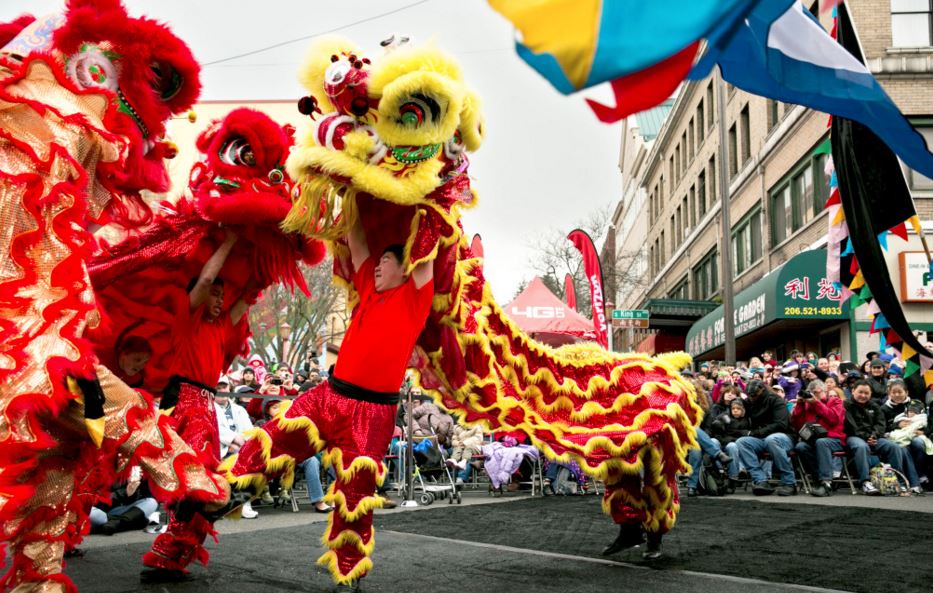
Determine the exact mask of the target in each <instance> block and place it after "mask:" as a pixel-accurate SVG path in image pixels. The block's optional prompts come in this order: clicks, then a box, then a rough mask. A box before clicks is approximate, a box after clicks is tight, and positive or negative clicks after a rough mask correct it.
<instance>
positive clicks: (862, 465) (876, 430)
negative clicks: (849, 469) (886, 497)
mask: <svg viewBox="0 0 933 593" xmlns="http://www.w3.org/2000/svg"><path fill="white" fill-rule="evenodd" d="M845 409H846V419H845V431H846V446H847V447H848V448H849V453H850V454H851V455H852V460H853V461H854V462H855V470H856V473H857V474H858V476H857V479H858V481H859V483H860V484H861V485H862V492H863V493H864V494H867V495H869V496H878V495H880V494H881V492H880V491H879V490H878V489H877V488H875V486H874V485H873V484H872V483H871V482H870V481H869V479H868V470H869V465H868V458H869V455H870V454H874V455H875V456H877V457H878V458H879V459H880V460H881V461H882V462H884V463H887V464H889V465H890V466H891V467H892V468H894V470H896V471H898V472H901V473H902V474H903V472H904V469H905V465H906V463H908V462H909V461H910V458H909V457H908V456H907V453H906V452H905V451H904V450H903V449H901V448H900V447H898V446H897V445H895V444H894V443H892V442H891V441H889V440H887V439H886V438H884V433H885V419H884V412H883V411H882V409H881V405H880V404H879V403H878V402H877V400H875V399H872V393H871V385H870V384H869V383H868V381H866V380H865V379H860V380H858V381H856V382H855V384H854V385H853V386H852V399H851V400H849V401H847V402H845ZM909 485H910V487H911V490H912V491H914V492H915V493H919V491H920V487H919V483H916V484H909Z"/></svg>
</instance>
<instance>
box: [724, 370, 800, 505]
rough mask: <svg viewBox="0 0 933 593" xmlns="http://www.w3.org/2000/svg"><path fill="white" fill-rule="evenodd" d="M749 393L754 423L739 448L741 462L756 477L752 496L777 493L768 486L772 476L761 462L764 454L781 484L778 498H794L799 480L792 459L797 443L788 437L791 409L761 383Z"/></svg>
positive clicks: (749, 412) (751, 385)
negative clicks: (790, 455)
mask: <svg viewBox="0 0 933 593" xmlns="http://www.w3.org/2000/svg"><path fill="white" fill-rule="evenodd" d="M785 389H786V388H785ZM746 393H747V394H748V401H747V403H746V410H747V414H746V415H747V416H748V419H749V421H750V422H751V429H749V430H748V431H747V433H746V434H745V435H744V436H742V437H740V438H739V440H738V441H737V442H736V445H737V446H738V453H739V459H740V460H741V462H742V465H743V466H744V467H745V468H747V470H748V473H749V474H750V475H751V477H752V492H753V493H754V494H755V495H756V496H764V495H767V494H772V493H773V492H775V490H774V489H773V488H772V487H771V486H770V485H769V484H768V476H767V474H766V473H765V471H764V467H763V461H762V459H761V458H760V455H761V454H762V453H764V452H768V453H769V454H770V455H771V461H772V462H773V464H774V470H775V471H776V472H777V474H778V476H779V478H780V481H781V484H780V485H779V486H778V488H777V494H778V496H793V495H794V494H797V478H796V477H795V476H794V467H793V466H792V465H791V462H790V457H789V456H788V453H790V451H791V449H793V448H794V440H793V439H792V438H791V436H790V434H788V433H789V431H790V422H789V420H788V413H787V405H786V403H785V402H784V400H783V399H781V398H780V397H778V396H777V395H775V394H774V393H773V392H772V391H771V390H770V389H768V386H767V385H765V384H764V383H762V382H761V381H751V382H750V383H749V384H748V389H747V390H746ZM795 397H796V394H795Z"/></svg>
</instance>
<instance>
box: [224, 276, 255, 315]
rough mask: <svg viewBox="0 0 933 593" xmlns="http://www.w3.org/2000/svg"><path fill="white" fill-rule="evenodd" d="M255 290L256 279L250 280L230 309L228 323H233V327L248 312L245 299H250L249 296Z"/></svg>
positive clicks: (247, 304)
mask: <svg viewBox="0 0 933 593" xmlns="http://www.w3.org/2000/svg"><path fill="white" fill-rule="evenodd" d="M255 290H256V279H255V278H250V280H249V282H247V283H246V288H244V289H243V295H242V296H241V297H240V299H239V300H238V301H237V302H235V303H233V306H232V307H230V321H231V322H233V325H236V324H238V323H239V322H240V320H241V319H243V316H244V315H246V312H247V311H249V302H248V301H247V299H248V298H250V295H251V294H252V293H253V292H254V291H255Z"/></svg>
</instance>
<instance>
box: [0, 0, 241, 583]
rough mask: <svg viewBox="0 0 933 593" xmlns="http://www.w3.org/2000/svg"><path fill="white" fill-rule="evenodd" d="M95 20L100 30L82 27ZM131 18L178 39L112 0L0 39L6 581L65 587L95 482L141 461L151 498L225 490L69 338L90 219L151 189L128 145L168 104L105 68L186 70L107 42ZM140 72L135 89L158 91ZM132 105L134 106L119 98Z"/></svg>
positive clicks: (83, 294)
mask: <svg viewBox="0 0 933 593" xmlns="http://www.w3.org/2000/svg"><path fill="white" fill-rule="evenodd" d="M28 22H29V21H28V19H27V23H28ZM93 26H98V27H100V30H101V31H104V33H100V31H98V32H97V33H100V34H97V33H95V32H94V31H93V30H88V27H93ZM140 30H145V31H148V32H149V33H150V35H149V39H148V41H152V39H154V38H160V39H161V41H162V43H160V44H154V46H155V47H159V48H160V49H159V50H158V51H162V52H171V51H174V52H176V53H177V52H178V51H179V47H182V48H184V50H185V51H187V48H186V47H185V46H184V45H183V44H182V43H181V42H180V40H177V38H175V37H174V36H171V33H170V32H168V30H167V29H165V28H164V27H163V26H162V25H159V24H157V23H154V22H153V21H147V20H145V19H129V18H128V17H127V16H126V13H125V11H123V8H122V6H121V5H120V3H119V2H117V1H116V0H98V1H96V2H95V1H91V0H71V1H70V2H68V12H67V13H66V15H65V16H53V17H47V18H44V19H39V20H36V21H33V22H32V24H30V25H28V26H27V27H26V29H25V30H23V31H22V32H21V33H20V34H19V35H18V36H17V37H15V38H13V39H12V40H9V39H3V40H2V41H0V44H2V43H3V42H4V41H8V43H6V44H5V45H4V47H3V50H2V52H0V545H5V546H6V547H7V549H8V550H9V552H10V555H9V557H8V558H7V561H6V565H7V567H8V569H9V570H8V572H7V573H6V574H5V575H4V576H3V578H2V580H0V589H2V590H4V591H7V590H12V591H14V592H15V593H26V592H43V593H52V592H56V593H61V592H66V591H69V592H71V591H75V587H74V585H73V584H72V583H71V581H70V580H69V579H68V578H67V577H66V576H65V575H63V574H62V556H63V553H64V552H65V551H66V550H67V549H69V548H71V547H73V546H75V545H76V544H77V542H78V541H80V539H81V537H82V536H83V534H85V533H86V532H87V528H88V526H87V511H88V510H89V507H90V505H91V504H92V503H93V502H94V501H95V500H96V499H97V497H98V493H100V492H107V490H108V487H109V485H110V483H111V482H112V481H113V480H114V478H115V477H116V476H117V475H118V474H119V473H120V472H121V471H128V469H129V467H130V466H131V465H139V466H141V467H142V469H143V470H144V472H145V473H146V474H147V476H148V479H149V484H150V487H151V489H152V490H153V492H154V494H155V495H156V496H157V497H158V498H160V499H161V500H163V501H174V500H180V499H189V500H195V501H199V502H202V503H205V504H206V505H217V506H219V505H220V504H223V503H224V502H225V501H226V500H227V498H228V497H229V488H228V487H227V485H226V482H225V481H224V480H223V479H222V478H220V477H219V476H217V475H215V474H213V473H209V472H206V471H205V470H204V468H203V466H202V465H201V464H200V463H199V462H198V461H197V458H196V457H195V455H194V454H193V452H192V451H191V450H190V449H189V448H188V447H187V445H185V444H184V443H183V442H182V441H181V440H180V439H179V438H178V436H177V435H176V434H175V433H174V432H172V430H171V429H170V428H168V427H167V426H166V425H165V424H164V421H160V420H159V419H158V418H159V417H158V415H157V414H156V412H155V409H154V407H153V404H152V401H151V400H150V399H149V397H148V396H147V395H145V394H143V393H140V392H137V391H134V390H133V389H131V388H129V387H127V386H126V385H125V384H124V383H123V382H121V381H120V380H119V379H117V378H116V377H115V376H114V375H113V374H112V373H111V372H110V371H109V370H107V369H106V368H104V367H102V366H100V365H99V364H98V363H97V359H96V357H95V356H94V352H93V350H92V349H91V347H90V346H89V344H88V343H87V342H85V341H84V340H83V339H82V335H83V333H84V331H85V329H86V328H88V327H91V326H93V325H95V324H97V323H99V322H100V319H99V315H98V313H97V311H96V305H95V298H94V293H93V290H92V288H91V284H90V282H89V280H88V272H87V261H88V259H89V258H90V255H91V251H92V249H93V245H94V239H93V236H92V235H91V233H90V232H89V230H88V226H89V224H90V223H91V222H92V221H97V222H100V221H104V220H107V218H108V215H109V214H111V213H112V212H114V208H113V206H114V205H115V204H117V203H120V204H122V205H125V204H127V203H132V202H133V199H132V198H127V197H126V195H124V194H123V192H128V191H131V188H133V187H134V184H135V187H136V188H137V189H141V188H147V187H148V188H153V186H154V185H155V186H156V187H157V186H158V184H153V183H149V182H147V181H145V180H144V181H141V182H139V180H140V179H142V178H144V177H146V175H147V172H148V173H152V172H153V171H156V167H160V168H161V169H162V170H163V171H164V164H163V163H162V157H161V154H162V153H161V152H160V150H161V149H160V150H156V151H152V150H145V151H144V150H142V149H140V148H139V146H138V145H137V144H138V143H139V141H140V139H145V140H146V141H147V142H148V141H149V140H150V139H149V134H161V133H162V131H163V130H164V124H162V123H161V122H163V121H164V119H166V118H167V116H168V115H170V113H171V112H172V111H173V110H176V108H177V107H180V105H178V106H173V105H169V104H165V105H164V107H163V110H162V111H159V110H153V109H152V105H153V104H152V103H146V101H145V100H143V98H141V97H140V95H139V92H140V89H139V87H135V88H134V85H136V83H135V82H130V83H128V84H127V85H126V87H124V86H122V85H120V84H119V83H117V82H116V81H115V80H114V77H115V76H117V74H118V73H121V76H123V75H126V74H128V73H129V74H132V73H133V72H134V69H136V70H135V71H136V72H137V73H138V72H139V71H138V67H139V66H138V64H137V63H136V62H134V60H137V59H142V60H146V61H145V62H144V63H145V64H146V68H147V71H148V68H149V65H150V64H159V65H160V67H162V68H163V72H166V73H168V72H171V77H172V79H173V80H174V81H176V82H177V79H178V78H179V77H181V79H183V78H184V75H183V74H180V72H182V73H183V72H186V68H185V67H186V66H190V64H187V63H185V64H182V67H180V68H175V69H171V70H169V68H170V64H169V61H165V62H160V61H159V60H158V59H150V58H152V56H147V55H139V52H135V53H133V52H134V51H135V50H131V49H129V48H128V46H121V45H120V44H119V43H118V42H117V41H116V40H117V39H118V37H119V36H120V35H131V36H133V38H134V39H142V38H144V37H145V35H141V34H140ZM89 31H90V32H89ZM76 39H84V41H80V42H78V41H75V40H76ZM173 44H174V45H173ZM179 44H180V46H179ZM63 47H65V48H69V49H66V50H63V49H62V48H63ZM124 47H126V48H125V49H124ZM166 48H167V49H166ZM118 50H122V53H121V51H118ZM121 55H122V56H131V55H132V56H133V58H129V57H126V58H125V59H122V61H121V57H120V56H121ZM188 55H189V57H190V54H188ZM191 63H193V60H191ZM194 65H195V67H196V64H194ZM187 72H188V74H189V81H188V83H187V86H186V87H185V88H188V87H191V88H193V92H186V93H184V96H183V98H182V99H181V101H182V102H183V103H186V104H187V105H190V102H191V101H193V100H194V97H195V96H196V94H197V89H198V84H197V69H196V68H195V69H194V70H193V72H194V78H193V79H191V78H190V72H191V70H190V68H188V69H187ZM142 78H145V77H142ZM150 78H151V77H150ZM155 82H156V83H158V80H156V81H155ZM151 84H152V81H148V82H146V87H145V89H148V91H144V92H149V93H151V94H153V96H154V97H159V96H160V92H159V90H158V89H157V88H156V87H155V86H150V85H151ZM179 90H180V89H179ZM188 90H189V91H190V90H191V89H188ZM167 94H168V93H167V92H166V91H162V92H161V97H162V98H163V99H165V97H166V96H167ZM178 95H179V93H178V92H175V93H173V94H172V97H177V96H178ZM131 104H135V105H137V108H136V109H132V108H130V109H129V110H127V106H128V105H131ZM187 105H185V106H184V108H185V109H187ZM150 116H155V117H157V118H158V119H155V120H154V119H153V118H152V117H150ZM127 122H128V123H127ZM137 128H138V130H140V131H136V129H137ZM129 129H132V130H133V133H127V130H129ZM147 132H148V134H147ZM134 159H147V162H145V163H143V162H134ZM156 173H157V171H156ZM134 175H138V177H135V178H134ZM156 177H158V175H156ZM152 179H153V178H152V177H150V178H149V181H151V180H152ZM136 182H139V183H136ZM117 216H119V215H117ZM115 219H116V216H114V217H111V218H110V220H115ZM117 459H119V460H120V463H119V466H118V462H117Z"/></svg>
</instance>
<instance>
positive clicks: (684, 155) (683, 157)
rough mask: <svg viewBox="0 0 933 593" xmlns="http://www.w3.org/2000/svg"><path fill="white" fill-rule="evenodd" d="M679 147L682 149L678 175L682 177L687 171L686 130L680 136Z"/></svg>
mask: <svg viewBox="0 0 933 593" xmlns="http://www.w3.org/2000/svg"><path fill="white" fill-rule="evenodd" d="M680 145H681V146H682V147H683V152H681V153H680V174H681V175H683V174H684V173H685V172H686V171H687V130H684V133H683V134H681V135H680Z"/></svg>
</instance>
